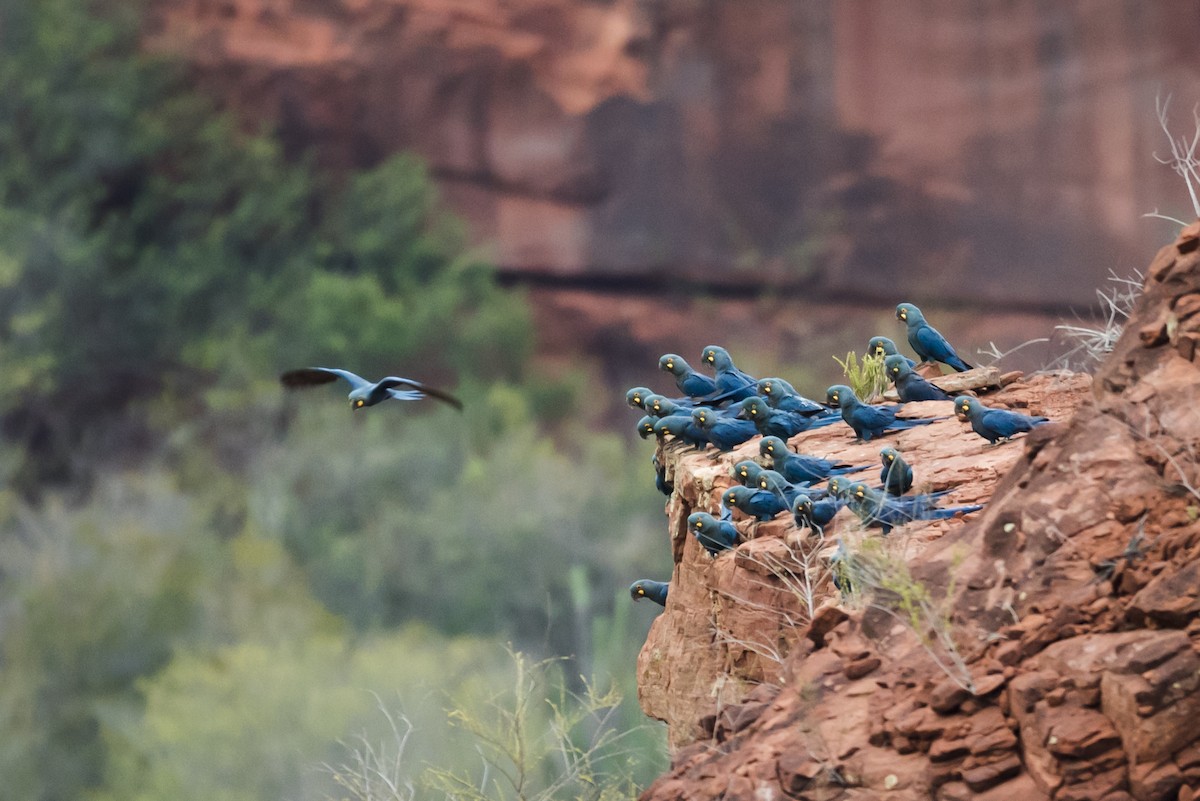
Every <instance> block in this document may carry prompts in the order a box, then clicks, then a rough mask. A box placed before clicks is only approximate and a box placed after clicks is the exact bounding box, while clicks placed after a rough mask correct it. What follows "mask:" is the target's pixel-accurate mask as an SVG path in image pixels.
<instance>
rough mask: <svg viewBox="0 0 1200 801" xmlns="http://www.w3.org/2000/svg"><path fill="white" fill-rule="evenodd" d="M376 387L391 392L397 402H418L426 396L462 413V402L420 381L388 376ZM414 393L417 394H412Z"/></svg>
mask: <svg viewBox="0 0 1200 801" xmlns="http://www.w3.org/2000/svg"><path fill="white" fill-rule="evenodd" d="M377 386H379V387H380V388H382V389H389V390H392V397H393V398H396V399H397V400H418V399H420V398H421V397H423V396H425V395H428V396H429V397H431V398H436V399H437V400H440V401H441V402H442V403H447V404H449V405H451V406H453V407H454V408H455V409H458V410H459V411H460V412H461V411H462V407H463V405H462V401H460V400H459V399H458V398H456V397H454V396H453V395H451V394H450V393H449V392H446V391H445V390H441V389H438V388H437V387H431V386H429V385H428V384H422V383H421V382H420V381H413V380H412V379H411V378H400V377H399V376H394V375H389V376H388V377H387V378H381V379H380V380H379V384H378V385H377ZM414 392H415V393H417V394H415V395H414V394H412V393H414Z"/></svg>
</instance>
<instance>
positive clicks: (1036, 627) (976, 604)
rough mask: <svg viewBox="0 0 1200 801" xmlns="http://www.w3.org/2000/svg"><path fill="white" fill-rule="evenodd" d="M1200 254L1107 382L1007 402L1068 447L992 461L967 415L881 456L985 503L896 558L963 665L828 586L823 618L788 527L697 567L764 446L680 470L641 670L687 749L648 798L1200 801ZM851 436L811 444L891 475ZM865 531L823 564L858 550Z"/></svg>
mask: <svg viewBox="0 0 1200 801" xmlns="http://www.w3.org/2000/svg"><path fill="white" fill-rule="evenodd" d="M1198 245H1200V223H1197V224H1196V225H1193V226H1190V227H1189V228H1187V229H1186V230H1185V231H1184V232H1183V234H1182V235H1181V236H1180V237H1179V239H1178V240H1177V241H1176V242H1175V243H1173V244H1172V245H1170V246H1167V247H1165V248H1164V249H1163V250H1162V251H1160V253H1159V254H1158V256H1157V258H1156V259H1155V261H1154V263H1153V264H1152V265H1151V268H1150V270H1149V273H1148V280H1147V284H1146V291H1145V293H1144V295H1143V297H1142V299H1141V300H1140V301H1139V305H1138V307H1137V310H1136V312H1135V317H1134V319H1133V320H1132V321H1131V322H1130V324H1129V325H1127V327H1126V330H1125V332H1124V334H1123V336H1122V338H1121V340H1120V341H1119V343H1118V345H1117V347H1116V349H1115V351H1114V353H1113V354H1112V355H1111V357H1110V358H1109V360H1108V361H1107V362H1106V364H1105V365H1104V366H1103V367H1102V369H1101V370H1100V371H1099V372H1098V373H1097V375H1096V377H1095V381H1094V382H1092V383H1091V384H1090V386H1089V381H1088V379H1087V378H1086V377H1082V376H1067V375H1055V376H1037V377H1033V378H1030V379H1028V380H1024V381H1022V382H1018V383H1017V384H1014V385H1012V386H1011V387H1008V388H1006V389H1005V390H1002V391H1001V392H998V393H996V394H994V395H991V396H988V398H987V402H988V403H989V404H995V405H1009V406H1012V407H1015V408H1020V409H1022V410H1023V411H1027V412H1031V413H1035V414H1046V415H1047V416H1049V417H1051V418H1052V419H1054V420H1055V421H1056V422H1055V423H1054V424H1053V425H1050V426H1044V427H1042V428H1040V429H1039V430H1037V431H1035V432H1034V433H1033V434H1031V435H1029V436H1027V437H1025V438H1024V440H1023V441H1022V440H1017V441H1014V442H1012V443H1009V444H1005V445H1001V446H998V447H996V448H988V447H986V446H985V444H984V443H983V441H982V440H980V439H979V438H977V437H975V436H974V435H973V434H971V433H970V432H969V430H967V429H965V427H964V426H963V424H960V423H957V422H956V421H954V420H953V419H949V420H945V421H941V422H937V423H934V424H932V425H929V426H926V427H924V429H920V428H918V429H914V430H911V431H907V432H904V433H902V434H900V435H899V436H889V437H888V438H887V444H892V445H894V446H897V447H899V448H900V449H901V450H902V451H903V452H904V454H905V458H906V459H908V460H909V461H910V462H911V463H912V464H913V465H914V467H915V469H916V470H917V476H918V477H917V482H918V485H921V486H923V487H925V488H929V489H952V492H951V494H950V495H949V496H948V497H947V498H946V499H945V501H944V503H955V504H957V503H972V502H985V501H986V502H987V505H986V507H985V509H984V510H983V511H981V512H979V513H976V514H974V515H971V516H968V517H966V518H964V519H952V520H948V521H940V522H936V523H920V524H911V525H909V526H906V527H904V528H903V529H898V530H897V531H896V532H894V533H893V535H892V537H891V538H890V540H889V547H891V548H894V549H895V552H897V553H900V552H902V553H903V554H904V556H905V558H906V559H907V563H908V566H909V569H910V571H911V575H912V577H913V578H914V579H915V580H917V581H920V582H921V583H922V584H923V585H924V586H925V587H926V588H928V590H929V592H930V595H931V597H933V598H934V599H941V598H948V606H947V608H948V609H949V610H950V618H949V626H948V631H949V632H950V636H951V637H952V642H953V643H954V650H955V651H956V652H957V654H958V656H959V657H961V663H960V664H956V663H955V662H954V660H952V659H950V658H949V654H948V651H947V649H946V648H945V647H941V646H940V645H939V643H938V641H937V640H936V639H935V638H933V636H932V635H934V634H936V629H937V626H936V625H932V624H929V622H928V621H926V625H923V626H919V627H918V629H917V630H916V631H914V629H913V627H911V626H908V625H906V624H905V622H904V621H903V619H901V618H897V617H896V616H889V615H888V614H885V613H883V612H881V611H880V610H878V609H875V608H872V607H870V606H867V607H866V608H862V607H859V608H855V607H854V606H853V605H851V604H847V603H845V602H843V601H842V599H841V598H840V596H839V594H838V593H837V591H836V590H835V589H833V588H831V587H830V586H829V584H828V581H827V580H826V579H824V578H821V579H819V580H818V581H816V582H814V587H815V599H816V600H815V603H814V604H813V607H814V608H813V610H812V611H811V612H810V611H809V606H808V605H807V604H806V603H805V601H804V598H803V594H802V593H797V592H796V591H795V590H796V587H797V579H796V574H797V569H796V568H795V566H794V565H793V569H792V570H791V571H790V572H789V571H787V570H785V569H783V568H782V567H780V565H779V563H778V560H780V559H788V558H791V559H793V560H794V559H796V558H799V559H802V560H803V559H806V558H809V557H808V556H807V554H809V553H810V552H811V549H812V548H819V547H820V545H819V544H816V545H814V544H812V543H813V541H812V540H810V539H808V538H806V537H805V536H804V535H805V534H806V532H798V531H796V530H795V529H794V528H793V527H792V525H791V523H790V521H784V520H783V518H782V516H781V517H780V518H778V519H777V520H774V521H770V522H767V523H762V524H758V525H755V524H753V523H749V522H741V523H739V524H738V525H739V528H740V529H741V530H742V532H743V535H744V537H745V538H746V540H747V541H746V542H745V543H743V544H741V545H740V546H739V547H738V549H737V550H736V551H735V552H734V553H732V554H722V555H721V556H720V557H718V558H717V559H715V560H713V559H709V558H708V557H707V555H706V554H704V553H703V551H702V550H701V549H699V548H698V547H697V545H696V543H695V542H694V540H693V538H691V537H689V536H687V534H686V532H685V531H684V530H683V528H682V526H681V520H682V519H683V517H686V513H687V512H689V511H691V510H694V509H710V510H711V509H713V508H715V505H716V499H717V497H719V491H720V489H721V487H723V486H724V485H725V484H727V483H728V481H729V479H727V478H726V476H727V473H728V464H729V463H730V459H738V458H746V457H748V456H750V455H753V454H756V453H757V443H756V442H752V443H748V444H747V445H746V446H743V448H741V449H739V451H737V452H735V453H734V454H733V455H732V456H730V457H725V458H723V459H721V460H719V461H717V462H711V461H709V460H708V458H707V457H706V456H699V455H686V456H683V457H681V458H677V459H675V460H674V461H673V462H671V466H672V469H673V470H674V476H675V481H676V487H677V494H676V496H674V497H673V498H672V499H671V502H670V504H669V506H668V512H669V514H670V521H671V527H670V533H671V542H672V545H673V547H674V549H675V553H676V562H677V563H676V569H675V574H674V576H673V579H672V581H673V586H672V594H671V601H670V602H669V604H668V606H667V608H666V609H665V610H664V612H663V614H662V616H661V617H660V618H659V620H658V621H657V622H656V623H655V625H654V627H653V628H652V629H651V632H650V636H649V638H648V640H647V643H646V646H645V649H644V650H643V652H642V656H641V659H640V660H639V666H638V667H639V686H640V698H641V700H642V703H643V707H644V708H645V709H646V711H647V713H648V714H651V715H652V716H655V717H658V718H661V719H664V720H666V721H667V722H668V724H669V725H670V731H671V736H672V742H673V743H674V744H675V746H676V747H677V750H676V752H675V758H674V763H673V766H672V769H671V771H670V772H669V773H668V774H667V775H665V776H663V777H662V778H660V779H659V781H658V782H656V783H655V784H654V785H653V786H651V787H650V788H649V789H648V790H647V791H646V792H645V794H644V795H643V798H644V799H646V801H650V800H651V799H680V800H682V799H706V798H715V797H721V798H725V799H730V800H731V801H732V799H747V800H749V799H761V798H800V799H807V798H812V799H817V798H820V799H841V798H845V799H866V798H890V799H927V798H937V799H945V800H947V801H949V800H950V799H1011V798H1021V799H1022V800H1023V801H1036V799H1055V801H1082V800H1083V799H1111V800H1112V801H1116V799H1129V798H1133V799H1137V800H1138V801H1151V800H1154V799H1174V798H1176V797H1178V798H1180V799H1189V800H1190V799H1191V798H1193V797H1194V795H1193V794H1192V790H1191V788H1192V787H1196V786H1200V740H1198V738H1200V727H1197V726H1196V725H1195V721H1196V720H1197V716H1198V715H1200V656H1198V655H1197V652H1198V650H1200V649H1198V644H1200V621H1198V620H1197V618H1196V614H1195V612H1196V610H1197V609H1198V608H1200V605H1198V601H1197V596H1198V595H1200V574H1198V573H1197V564H1200V523H1198V522H1197V517H1198V515H1200V494H1198V493H1197V490H1196V488H1197V486H1200V460H1198V458H1197V446H1198V445H1200V411H1198V407H1197V404H1196V400H1197V395H1198V394H1200V371H1198V370H1197V367H1196V363H1195V362H1194V361H1193V360H1194V359H1195V358H1197V356H1198V352H1197V348H1196V342H1197V341H1200V314H1197V312H1198V311H1200V301H1198V300H1196V298H1200V248H1198ZM939 406H940V405H939V404H936V403H934V404H922V405H920V406H914V407H911V408H910V409H908V410H906V412H905V414H922V415H924V414H933V413H939V412H940V409H939ZM941 406H944V407H945V408H947V409H948V408H949V405H948V404H944V405H941ZM850 436H851V435H850V434H849V432H848V430H847V429H845V428H843V427H841V426H832V427H830V428H828V429H824V430H822V431H819V432H815V433H806V434H803V435H801V436H800V437H797V438H795V439H794V440H793V444H795V445H800V446H801V447H802V448H803V450H804V451H805V452H812V453H816V454H819V455H825V456H836V457H838V458H841V459H844V460H845V461H849V462H853V463H856V464H857V463H868V462H869V463H871V464H872V465H874V464H877V454H878V448H879V446H878V445H877V444H876V443H874V442H872V443H869V444H856V443H853V442H852V441H851V440H850ZM877 472H878V469H877V468H875V467H873V468H872V470H871V471H866V472H864V475H870V476H871V478H872V480H875V479H876V477H877ZM848 514H849V513H848V512H845V511H843V512H842V513H840V515H839V517H838V518H837V519H836V520H835V522H834V524H833V526H832V527H831V529H830V530H828V531H827V532H826V538H827V542H828V540H831V539H832V538H836V537H847V538H849V539H856V538H858V539H860V538H861V535H858V534H856V532H855V526H854V523H853V520H852V519H850V518H848V517H847V516H848ZM873 536H875V537H878V535H877V534H876V535H873ZM892 541H894V542H892ZM825 547H826V550H828V545H826V546H825ZM772 560H776V561H772ZM809 564H810V566H811V565H813V564H819V556H818V557H815V558H809ZM817 572H819V571H817ZM935 657H936V660H940V663H939V661H936V660H935Z"/></svg>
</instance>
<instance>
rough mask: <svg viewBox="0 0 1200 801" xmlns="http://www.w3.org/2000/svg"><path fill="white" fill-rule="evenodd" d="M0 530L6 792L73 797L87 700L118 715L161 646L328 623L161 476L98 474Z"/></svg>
mask: <svg viewBox="0 0 1200 801" xmlns="http://www.w3.org/2000/svg"><path fill="white" fill-rule="evenodd" d="M7 535H8V536H6V537H5V538H4V539H2V540H0V543H2V547H0V564H2V565H3V569H4V572H5V574H6V575H8V576H12V577H13V579H11V580H8V581H5V582H4V583H3V584H0V611H2V615H0V616H2V617H3V619H4V621H5V624H4V629H5V635H4V637H3V639H2V640H0V742H2V743H3V746H2V747H0V775H3V776H4V777H5V781H6V786H7V787H8V788H9V790H10V791H12V792H13V793H14V797H20V798H29V799H35V798H73V797H76V796H77V795H78V793H79V791H80V789H81V788H82V787H85V786H88V785H91V784H93V783H94V782H95V781H96V780H97V779H98V776H99V771H100V768H101V764H102V762H103V759H104V752H103V748H102V744H101V743H100V742H99V741H98V740H97V738H96V728H97V722H98V719H99V717H98V714H99V713H98V710H99V708H100V707H101V706H104V707H106V708H107V709H109V710H110V713H111V714H114V715H115V714H118V713H122V714H128V713H130V712H131V711H132V710H135V709H136V708H137V705H138V696H137V693H136V691H135V689H134V684H135V682H136V680H137V679H139V678H140V677H144V676H147V675H149V674H151V673H153V672H155V671H157V670H158V669H160V668H162V667H163V666H164V665H166V664H167V662H168V661H169V659H170V658H171V653H172V649H173V648H174V647H177V646H179V645H181V644H185V643H190V644H192V645H193V646H199V645H212V644H216V643H221V642H228V641H230V640H233V639H235V638H241V637H253V638H254V639H256V640H258V641H260V642H272V641H274V640H276V639H278V638H285V637H286V638H293V637H303V636H315V635H319V634H329V633H333V632H337V631H339V630H341V628H342V626H341V625H340V624H339V623H338V622H337V621H336V620H335V619H334V618H333V617H332V616H330V615H329V614H328V613H326V612H325V611H324V610H323V609H321V608H320V606H318V605H317V604H315V603H314V602H313V601H312V600H311V598H309V597H308V596H307V594H306V593H305V591H304V587H303V584H302V583H298V582H297V579H298V578H299V574H298V573H297V572H296V571H295V570H294V569H293V568H291V566H290V565H289V564H288V562H287V557H286V555H285V554H284V553H283V551H282V550H281V549H280V548H278V547H277V546H273V545H271V544H270V543H268V542H258V543H252V542H246V541H238V542H235V543H232V544H231V546H230V547H228V548H226V547H222V545H221V543H220V542H218V541H217V540H216V539H215V538H213V537H212V535H211V534H210V533H209V532H208V531H207V530H206V528H205V527H204V526H203V524H202V516H201V515H200V514H198V510H197V509H196V507H195V505H194V504H193V503H192V502H190V501H189V500H188V499H187V498H185V497H183V496H181V495H179V494H178V493H176V492H174V491H173V490H172V489H171V487H170V486H169V483H167V482H166V481H165V480H164V479H163V478H162V477H137V476H130V477H128V478H123V479H117V480H112V481H106V482H104V484H103V485H102V486H100V487H99V488H97V491H96V492H95V494H94V496H93V501H92V503H90V504H89V505H88V506H86V507H83V508H81V509H72V508H69V507H68V506H66V505H64V504H62V503H60V502H57V501H51V502H48V503H47V504H46V507H45V509H43V510H41V511H37V512H35V511H33V510H29V509H23V510H22V511H21V513H20V515H19V520H18V521H17V523H16V524H15V525H10V526H9V527H7Z"/></svg>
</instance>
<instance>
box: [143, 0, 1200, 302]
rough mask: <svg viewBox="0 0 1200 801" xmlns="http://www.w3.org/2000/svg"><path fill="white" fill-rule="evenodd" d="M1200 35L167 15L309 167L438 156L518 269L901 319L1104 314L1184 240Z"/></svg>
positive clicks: (1133, 0) (784, 19)
mask: <svg viewBox="0 0 1200 801" xmlns="http://www.w3.org/2000/svg"><path fill="white" fill-rule="evenodd" d="M1198 35H1200V16H1198V15H1197V14H1196V13H1195V7H1194V4H1193V3H1191V2H1190V0H1161V1H1160V2H1155V3H1145V2H1142V0H1114V2H1108V3H1103V4H1098V3H1095V2H1082V0H1078V1H1075V2H1065V3H1050V4H1047V3H1038V2H1034V0H988V1H987V2H982V3H961V2H957V1H956V0H935V1H934V2H926V3H920V4H913V3H888V2H880V1H879V0H839V2H837V3H803V2H795V0H739V2H736V3H733V2H726V1H725V0H654V1H653V2H646V1H645V0H323V1H322V2H314V1H313V0H157V2H155V3H154V4H153V5H152V8H151V15H150V18H149V20H148V23H147V41H148V43H149V45H150V46H151V47H155V48H160V49H167V50H171V51H174V52H180V53H183V54H184V55H185V56H186V57H188V58H189V59H190V60H191V61H192V63H194V64H195V66H196V69H197V72H198V74H199V75H200V77H201V78H202V79H203V80H204V82H205V83H207V84H208V85H209V86H211V87H212V88H213V89H214V91H215V92H216V93H217V94H218V95H220V96H222V97H225V98H227V99H228V100H229V102H230V104H231V105H232V106H233V107H234V108H236V109H237V110H238V111H239V112H240V113H241V114H242V115H243V116H244V117H245V118H246V119H247V122H248V124H249V125H250V126H251V127H254V128H257V127H260V126H261V125H263V124H264V123H269V124H272V125H274V126H275V127H276V128H277V129H278V131H279V132H280V134H281V135H282V136H283V137H284V140H285V141H286V142H287V143H288V144H289V146H290V147H291V148H292V149H293V151H295V152H299V151H301V150H302V149H305V148H308V147H310V146H311V147H315V148H316V151H317V154H318V157H319V158H321V159H322V160H323V161H325V162H326V163H330V164H335V165H343V166H364V165H370V164H373V163H376V162H377V161H379V160H380V159H382V158H383V157H385V156H386V155H388V154H390V153H393V152H395V151H397V150H401V149H412V150H415V151H416V152H418V153H419V154H421V155H422V156H423V157H425V158H426V159H427V160H428V161H429V163H430V164H431V166H432V170H433V172H434V175H435V177H436V178H437V179H438V181H439V182H440V183H441V185H442V187H443V188H444V191H445V194H446V196H447V198H448V199H449V200H450V201H451V203H452V205H453V206H454V207H455V208H456V209H457V210H459V211H460V212H462V213H463V214H464V215H465V216H466V217H467V219H468V220H469V222H470V224H471V228H472V230H473V232H474V234H475V236H476V237H477V239H478V240H479V241H481V242H486V243H489V244H491V245H493V246H494V248H495V258H496V259H497V261H498V262H499V263H500V264H501V265H502V266H503V267H505V268H506V269H509V270H511V271H516V272H525V273H541V274H548V275H552V276H558V277H568V278H569V277H574V276H579V275H581V274H587V275H589V276H602V277H603V278H604V280H617V279H620V280H641V281H645V282H656V283H657V282H660V281H661V280H662V278H663V273H664V272H666V271H669V273H670V274H671V275H672V276H673V277H674V278H676V279H679V278H688V279H693V280H700V281H704V282H705V283H713V282H716V283H720V284H722V285H732V284H738V285H741V284H746V283H750V284H752V285H754V286H758V285H760V284H762V283H764V282H765V283H767V284H772V285H789V286H796V285H800V286H803V287H805V288H806V291H807V292H808V293H809V294H810V296H811V295H812V293H817V296H819V297H827V298H828V297H837V296H840V295H841V294H842V293H850V294H851V295H852V296H853V297H856V298H858V299H859V300H860V301H861V300H862V299H864V298H871V299H882V298H886V299H887V300H889V301H891V302H895V298H894V296H893V295H894V293H893V292H891V290H890V288H889V284H890V283H891V281H892V280H893V278H894V276H896V275H897V274H902V275H904V276H905V282H906V293H905V294H906V295H908V296H909V297H912V298H925V299H928V298H932V297H939V298H943V299H948V300H955V301H957V302H958V303H960V304H965V303H970V304H976V303H979V302H982V301H996V300H1001V301H1007V302H1011V303H1019V304H1025V305H1026V306H1037V307H1039V308H1044V307H1045V306H1046V305H1047V304H1051V305H1053V304H1056V303H1059V304H1061V303H1062V302H1064V301H1070V302H1074V303H1087V302H1089V301H1090V300H1091V297H1092V288H1093V287H1095V286H1096V285H1097V283H1098V282H1099V281H1100V280H1102V278H1103V276H1104V275H1105V273H1106V272H1107V270H1108V269H1115V270H1117V271H1118V272H1120V273H1126V272H1127V271H1128V270H1129V269H1130V268H1131V267H1134V266H1136V265H1138V264H1140V263H1141V261H1142V259H1141V258H1139V256H1138V254H1142V253H1145V252H1147V251H1148V250H1149V248H1150V247H1152V246H1157V245H1156V241H1157V240H1156V238H1157V237H1158V236H1160V235H1162V233H1163V231H1164V227H1163V226H1164V224H1163V223H1161V222H1150V221H1145V220H1142V219H1141V218H1140V215H1141V214H1142V213H1144V212H1148V211H1151V210H1153V209H1155V208H1160V209H1163V210H1164V211H1172V212H1174V211H1175V210H1176V209H1178V208H1181V207H1182V206H1183V204H1184V203H1186V198H1185V196H1184V193H1183V192H1182V191H1181V189H1180V187H1179V186H1178V185H1177V183H1175V178H1174V176H1173V175H1172V174H1171V173H1170V171H1169V170H1167V169H1165V168H1162V167H1160V166H1159V165H1157V164H1156V163H1155V162H1154V160H1153V157H1152V153H1153V152H1154V151H1155V150H1156V149H1157V150H1162V149H1163V148H1164V145H1165V142H1163V141H1162V139H1161V132H1160V131H1159V130H1158V128H1157V124H1156V122H1155V117H1154V98H1155V95H1156V93H1158V92H1170V91H1172V89H1174V90H1176V91H1177V92H1179V93H1182V92H1184V91H1185V87H1188V86H1195V85H1196V84H1197V79H1198V78H1200V68H1198V67H1197V64H1196V60H1195V58H1194V56H1193V52H1194V42H1195V41H1196V39H1197V36H1198ZM1194 100H1195V98H1193V97H1183V96H1182V95H1181V96H1180V98H1179V99H1178V100H1177V101H1176V106H1177V111H1178V112H1179V113H1177V115H1176V117H1177V119H1178V120H1179V123H1178V124H1179V125H1180V126H1182V128H1181V129H1180V131H1179V133H1187V132H1188V130H1190V129H1187V126H1188V125H1189V124H1190V120H1189V119H1188V118H1187V114H1186V108H1187V107H1188V105H1189V104H1190V103H1192V102H1193V101H1194ZM864 231H869V235H862V232H864ZM852 233H854V235H852ZM1152 243H1154V244H1152Z"/></svg>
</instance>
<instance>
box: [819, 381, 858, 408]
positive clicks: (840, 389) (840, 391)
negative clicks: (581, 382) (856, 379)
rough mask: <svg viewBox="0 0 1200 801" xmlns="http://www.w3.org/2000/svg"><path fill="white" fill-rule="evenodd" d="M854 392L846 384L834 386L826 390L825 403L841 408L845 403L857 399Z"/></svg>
mask: <svg viewBox="0 0 1200 801" xmlns="http://www.w3.org/2000/svg"><path fill="white" fill-rule="evenodd" d="M857 397H858V396H857V395H855V394H854V390H852V389H850V387H848V386H846V385H845V384H834V385H833V386H831V387H830V388H829V389H827V390H825V402H826V403H827V404H829V405H830V406H841V405H842V404H843V403H849V402H850V400H851V399H857Z"/></svg>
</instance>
